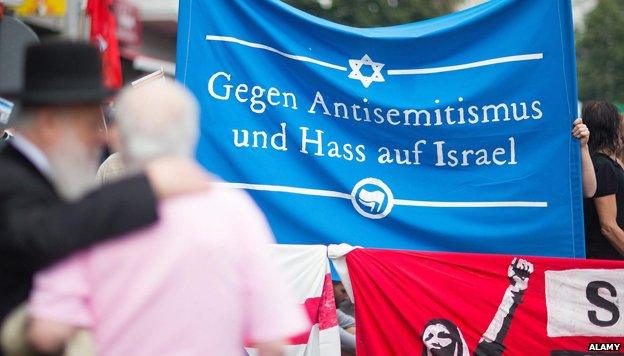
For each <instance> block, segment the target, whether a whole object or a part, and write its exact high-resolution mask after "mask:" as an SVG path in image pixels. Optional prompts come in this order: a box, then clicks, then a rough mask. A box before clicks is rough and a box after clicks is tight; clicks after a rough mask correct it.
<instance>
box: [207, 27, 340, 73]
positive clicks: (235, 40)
mask: <svg viewBox="0 0 624 356" xmlns="http://www.w3.org/2000/svg"><path fill="white" fill-rule="evenodd" d="M206 41H218V42H230V43H237V44H239V45H243V46H247V47H252V48H258V49H263V50H265V51H269V52H273V53H277V54H279V55H280V56H284V57H286V58H289V59H293V60H295V61H300V62H308V63H313V64H316V65H320V66H323V67H326V68H331V69H336V70H340V71H343V72H346V71H347V68H346V67H343V66H339V65H336V64H332V63H328V62H324V61H320V60H318V59H314V58H310V57H305V56H297V55H294V54H290V53H286V52H282V51H280V50H278V49H275V48H273V47H269V46H267V45H263V44H261V43H255V42H248V41H244V40H241V39H238V38H235V37H228V36H213V35H207V36H206Z"/></svg>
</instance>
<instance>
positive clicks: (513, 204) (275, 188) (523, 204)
mask: <svg viewBox="0 0 624 356" xmlns="http://www.w3.org/2000/svg"><path fill="white" fill-rule="evenodd" d="M215 184H216V185H217V186H219V187H223V188H234V189H247V190H260V191H267V192H278V193H292V194H301V195H312V196H318V197H329V198H340V199H347V200H351V199H352V196H351V194H347V193H341V192H336V191H333V190H322V189H309V188H299V187H287V186H282V185H268V184H247V183H227V182H217V183H215ZM393 202H394V205H403V206H418V207H430V208H547V207H548V203H547V202H531V201H493V202H440V201H419V200H405V199H394V201H393Z"/></svg>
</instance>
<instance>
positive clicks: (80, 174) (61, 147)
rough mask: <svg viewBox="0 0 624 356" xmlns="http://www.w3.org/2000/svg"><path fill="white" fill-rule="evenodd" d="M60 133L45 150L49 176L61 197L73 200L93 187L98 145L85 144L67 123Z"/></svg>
mask: <svg viewBox="0 0 624 356" xmlns="http://www.w3.org/2000/svg"><path fill="white" fill-rule="evenodd" d="M62 136H63V137H61V139H60V140H59V143H58V144H57V145H56V147H54V148H53V149H52V150H50V151H49V152H48V159H49V161H50V166H51V169H52V177H51V178H52V182H53V184H54V186H55V188H56V191H57V193H58V194H59V195H60V196H61V198H63V199H65V200H68V201H75V200H78V199H80V198H82V197H83V196H84V195H85V194H86V193H87V192H89V191H90V190H92V189H93V188H95V185H96V182H95V174H96V172H97V169H98V166H99V158H100V155H101V149H89V148H88V147H86V145H85V144H83V143H82V142H80V140H79V139H78V137H77V135H76V133H75V132H74V130H73V128H71V127H67V129H66V130H64V131H63V135H62Z"/></svg>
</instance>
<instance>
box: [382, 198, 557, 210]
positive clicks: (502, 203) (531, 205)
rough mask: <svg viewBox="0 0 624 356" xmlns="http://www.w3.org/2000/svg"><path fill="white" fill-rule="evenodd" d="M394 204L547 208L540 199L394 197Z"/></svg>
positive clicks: (435, 206) (432, 206)
mask: <svg viewBox="0 0 624 356" xmlns="http://www.w3.org/2000/svg"><path fill="white" fill-rule="evenodd" d="M394 205H404V206H422V207H431V208H547V207H548V203H547V202H541V201H482V202H481V201H480V202H451V201H449V202H445V201H418V200H403V199H395V200H394Z"/></svg>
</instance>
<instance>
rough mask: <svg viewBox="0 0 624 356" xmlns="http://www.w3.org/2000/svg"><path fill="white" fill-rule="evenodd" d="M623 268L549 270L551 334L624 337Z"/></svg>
mask: <svg viewBox="0 0 624 356" xmlns="http://www.w3.org/2000/svg"><path fill="white" fill-rule="evenodd" d="M623 275H624V269H618V270H615V269H614V270H600V269H573V270H565V271H546V272H545V283H546V307H547V313H548V326H547V332H548V336H549V337H559V336H607V337H609V336H615V337H624V279H623V278H622V276H623Z"/></svg>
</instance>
